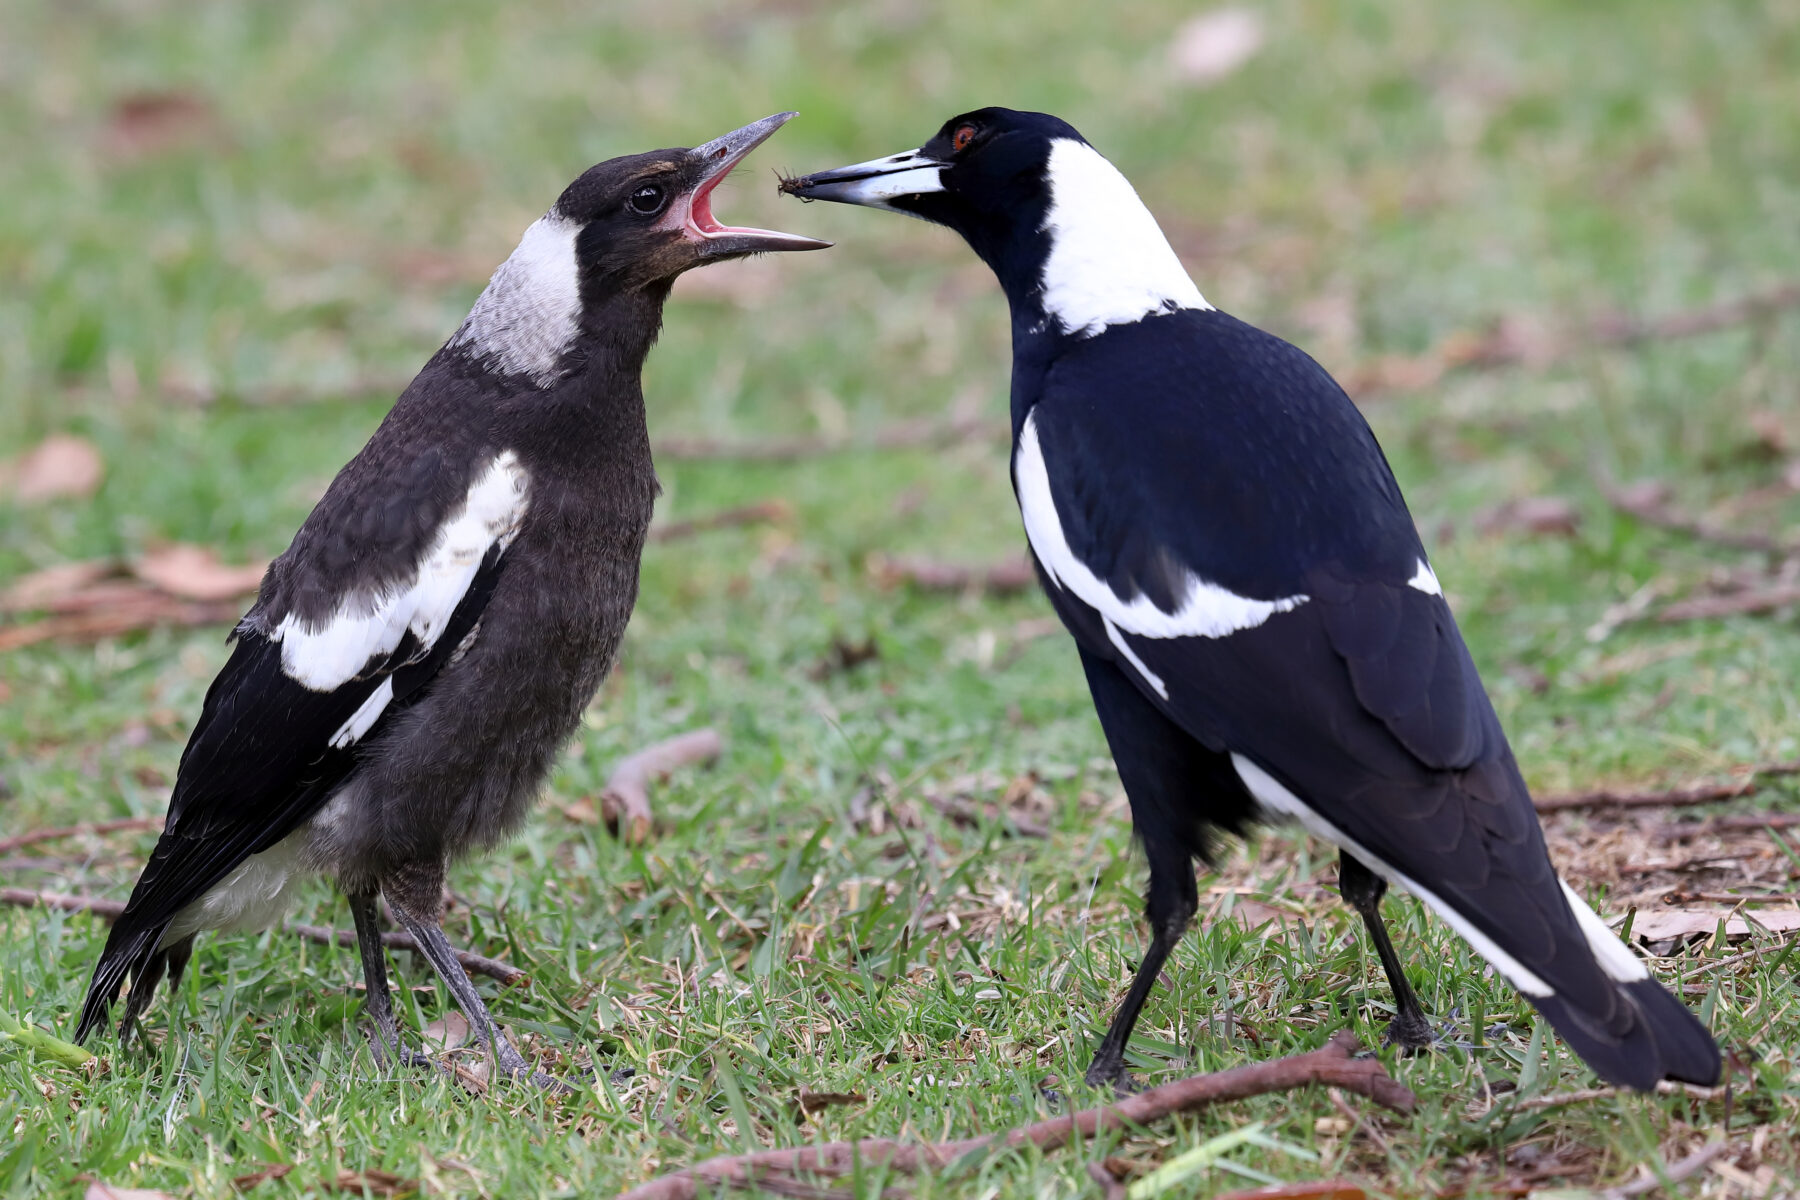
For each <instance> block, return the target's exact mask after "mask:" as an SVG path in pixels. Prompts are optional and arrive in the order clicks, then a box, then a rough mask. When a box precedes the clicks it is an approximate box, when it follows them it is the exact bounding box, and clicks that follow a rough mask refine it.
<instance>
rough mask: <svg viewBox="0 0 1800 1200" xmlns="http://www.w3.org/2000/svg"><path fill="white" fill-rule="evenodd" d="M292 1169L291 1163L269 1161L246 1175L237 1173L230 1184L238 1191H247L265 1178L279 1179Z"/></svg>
mask: <svg viewBox="0 0 1800 1200" xmlns="http://www.w3.org/2000/svg"><path fill="white" fill-rule="evenodd" d="M293 1169H294V1164H293V1163H270V1164H269V1165H268V1166H266V1167H264V1168H263V1169H262V1170H260V1171H251V1172H250V1173H249V1174H248V1175H239V1176H236V1177H235V1178H233V1179H232V1181H231V1186H232V1187H233V1188H236V1189H237V1190H238V1191H240V1192H247V1191H249V1190H250V1189H251V1188H253V1187H255V1186H256V1185H257V1184H259V1183H261V1182H262V1181H263V1180H265V1179H280V1178H281V1177H282V1176H283V1175H286V1174H287V1173H288V1172H289V1171H291V1170H293Z"/></svg>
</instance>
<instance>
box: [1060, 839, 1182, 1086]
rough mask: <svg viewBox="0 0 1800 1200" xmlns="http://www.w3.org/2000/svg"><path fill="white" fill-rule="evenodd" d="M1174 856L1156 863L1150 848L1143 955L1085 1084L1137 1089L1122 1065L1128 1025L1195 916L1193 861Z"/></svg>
mask: <svg viewBox="0 0 1800 1200" xmlns="http://www.w3.org/2000/svg"><path fill="white" fill-rule="evenodd" d="M1179 860H1180V865H1181V869H1179V870H1177V869H1174V868H1172V867H1170V866H1168V865H1167V864H1162V865H1161V866H1160V867H1159V863H1158V859H1157V857H1156V855H1155V854H1154V852H1153V853H1152V854H1151V858H1150V900H1149V904H1148V905H1147V913H1146V915H1147V916H1148V918H1149V920H1150V945H1149V948H1148V949H1146V950H1145V951H1144V961H1143V962H1141V963H1139V964H1138V969H1137V975H1136V976H1135V977H1134V978H1133V979H1132V981H1131V990H1130V991H1128V992H1126V993H1125V1002H1124V1003H1123V1004H1121V1005H1119V1011H1118V1013H1117V1014H1116V1015H1115V1016H1114V1017H1113V1020H1112V1025H1111V1026H1109V1027H1108V1028H1107V1031H1106V1037H1105V1038H1104V1039H1102V1040H1101V1042H1100V1048H1099V1049H1098V1050H1096V1051H1094V1061H1093V1062H1092V1063H1091V1064H1090V1065H1089V1066H1088V1069H1087V1082H1088V1086H1090V1087H1100V1086H1101V1085H1103V1084H1107V1083H1110V1084H1112V1085H1113V1086H1114V1088H1116V1089H1117V1090H1118V1091H1120V1092H1130V1091H1135V1090H1136V1089H1135V1088H1134V1087H1133V1086H1132V1081H1131V1076H1130V1074H1129V1073H1128V1072H1127V1071H1126V1069H1125V1046H1126V1044H1127V1043H1128V1042H1130V1040H1131V1030H1132V1027H1133V1026H1135V1025H1136V1024H1137V1019H1138V1011H1139V1010H1140V1009H1142V1008H1143V1007H1144V1001H1145V1000H1147V999H1149V997H1150V989H1151V988H1153V987H1155V986H1156V979H1157V976H1159V975H1161V974H1162V968H1163V963H1165V962H1167V961H1168V958H1169V954H1170V952H1172V951H1173V950H1174V949H1175V946H1176V944H1177V943H1178V942H1180V941H1181V935H1182V934H1184V933H1186V932H1187V927H1188V922H1190V921H1192V920H1193V919H1194V911H1195V910H1196V909H1197V908H1198V907H1199V906H1200V896H1199V892H1198V889H1196V887H1195V885H1194V870H1193V866H1192V865H1191V863H1190V862H1189V859H1188V856H1187V854H1186V853H1185V852H1184V853H1182V854H1181V855H1180V856H1179Z"/></svg>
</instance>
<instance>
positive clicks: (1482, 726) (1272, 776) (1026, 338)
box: [782, 108, 1719, 1088]
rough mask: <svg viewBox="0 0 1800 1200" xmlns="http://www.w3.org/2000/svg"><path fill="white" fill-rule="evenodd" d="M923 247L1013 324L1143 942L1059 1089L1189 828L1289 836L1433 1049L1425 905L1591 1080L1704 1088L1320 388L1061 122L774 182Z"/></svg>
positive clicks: (1398, 504)
mask: <svg viewBox="0 0 1800 1200" xmlns="http://www.w3.org/2000/svg"><path fill="white" fill-rule="evenodd" d="M782 190H784V191H786V192H789V193H791V194H793V195H796V196H799V197H801V198H802V199H811V200H834V201H838V202H840V203H845V204H860V205H865V206H868V207H872V208H883V209H888V210H891V211H895V212H900V213H905V214H908V215H911V216H915V217H921V218H923V219H925V220H927V221H931V222H935V223H937V224H940V225H945V226H948V227H949V228H951V229H953V230H955V231H956V232H957V233H959V234H961V235H962V236H963V238H964V239H965V240H966V241H967V242H968V244H969V245H970V247H971V248H972V249H973V250H974V251H975V253H976V254H977V255H979V256H980V257H981V258H982V260H983V261H985V262H986V263H987V264H988V266H989V267H991V268H992V269H993V271H994V273H995V275H996V276H998V277H999V281H1000V285H1001V287H1002V288H1003V289H1004V291H1005V293H1006V298H1007V302H1008V304H1009V306H1010V308H1011V312H1012V342H1013V365H1012V431H1013V453H1012V477H1013V489H1014V491H1015V493H1016V494H1017V496H1018V501H1019V511H1020V513H1021V515H1022V516H1023V517H1024V523H1025V533H1026V537H1027V539H1028V541H1029V542H1030V545H1031V552H1032V556H1033V559H1034V560H1035V562H1036V565H1037V572H1038V577H1039V580H1040V582H1041V583H1042V585H1043V588H1044V590H1045V592H1047V593H1048V594H1049V597H1050V601H1051V603H1052V605H1054V607H1055V609H1056V611H1057V614H1058V615H1059V616H1060V617H1061V618H1062V621H1063V623H1064V624H1065V625H1066V626H1067V627H1068V629H1069V632H1070V633H1072V634H1073V635H1074V637H1075V641H1076V644H1077V646H1078V647H1079V649H1080V655H1081V663H1082V666H1083V668H1084V669H1085V671H1086V674H1087V679H1088V687H1089V690H1090V691H1091V693H1092V695H1093V699H1094V706H1095V708H1096V710H1097V711H1098V714H1099V718H1100V724H1101V726H1102V728H1103V729H1104V731H1105V733H1106V738H1107V742H1108V744H1109V746H1110V747H1111V749H1112V753H1113V758H1114V761H1115V762H1116V764H1117V766H1118V770H1119V775H1120V778H1121V779H1122V781H1123V783H1124V785H1125V790H1126V793H1127V795H1128V796H1129V798H1130V802H1131V812H1132V820H1133V824H1134V826H1135V828H1136V830H1137V833H1138V835H1139V837H1140V838H1141V840H1142V842H1143V845H1144V849H1145V851H1146V854H1147V857H1148V859H1149V864H1150V887H1149V895H1148V903H1147V908H1148V919H1149V923H1150V929H1151V941H1150V946H1149V950H1148V953H1146V954H1145V955H1144V959H1143V962H1142V964H1141V965H1140V966H1139V968H1138V971H1137V976H1136V978H1135V979H1134V980H1133V982H1132V985H1131V989H1130V991H1129V992H1128V993H1127V995H1126V997H1125V1001H1124V1004H1123V1005H1122V1006H1121V1007H1120V1009H1119V1012H1118V1015H1117V1016H1116V1018H1115V1019H1114V1020H1113V1022H1112V1026H1111V1028H1110V1029H1109V1030H1108V1031H1107V1034H1106V1037H1105V1039H1104V1040H1103V1041H1102V1042H1101V1044H1100V1047H1099V1049H1098V1051H1097V1052H1096V1054H1095V1056H1094V1061H1093V1064H1092V1066H1091V1067H1090V1068H1089V1070H1088V1080H1089V1081H1090V1082H1091V1083H1096V1084H1098V1083H1102V1082H1108V1081H1111V1082H1115V1083H1123V1082H1124V1081H1125V1064H1124V1052H1125V1047H1126V1042H1127V1040H1128V1038H1129V1037H1130V1034H1131V1029H1132V1025H1133V1024H1134V1023H1135V1021H1136V1020H1137V1015H1138V1010H1139V1009H1140V1008H1141V1007H1142V1005H1143V1003H1144V999H1145V997H1146V996H1147V995H1148V993H1149V991H1150V988H1151V986H1152V985H1153V984H1154V982H1155V980H1156V977H1157V974H1158V972H1160V971H1161V969H1162V966H1163V962H1164V960H1165V959H1166V958H1167V957H1168V954H1169V952H1170V950H1171V949H1172V948H1173V947H1174V945H1175V944H1176V943H1177V942H1178V941H1179V940H1180V938H1181V935H1182V933H1183V931H1184V930H1185V929H1186V928H1187V926H1188V923H1189V921H1190V920H1191V919H1192V917H1193V915H1194V911H1195V908H1196V905H1197V894H1196V887H1195V879H1194V869H1193V859H1194V858H1195V857H1199V858H1202V859H1205V857H1206V855H1207V849H1208V832H1209V830H1210V829H1212V828H1221V829H1224V830H1228V831H1232V832H1238V831H1241V830H1242V829H1243V828H1244V827H1245V825H1246V824H1247V823H1249V822H1251V821H1252V820H1257V819H1289V820H1296V821H1298V822H1299V823H1300V824H1301V825H1302V826H1304V827H1305V828H1306V829H1307V830H1309V831H1310V832H1311V833H1313V834H1314V835H1315V836H1318V837H1320V838H1323V839H1324V840H1326V841H1328V842H1330V843H1332V844H1334V845H1336V846H1337V847H1338V848H1339V851H1340V860H1339V861H1340V866H1339V886H1340V888H1341V890H1342V892H1343V895H1344V898H1345V899H1346V900H1347V901H1348V902H1349V903H1350V904H1351V905H1352V906H1353V907H1354V908H1355V909H1356V910H1357V912H1358V913H1360V914H1361V916H1362V918H1363V921H1364V922H1365V924H1366V925H1367V928H1368V932H1369V936H1370V938H1371V940H1372V941H1373V943H1374V945H1375V950H1376V952H1377V954H1379V956H1380V958H1381V963H1382V966H1383V968H1384V969H1385V970H1386V972H1387V977H1388V981H1389V984H1390V985H1391V987H1392V988H1393V992H1394V1000H1395V1008H1396V1012H1397V1014H1398V1015H1397V1016H1396V1017H1395V1019H1394V1021H1393V1023H1392V1024H1391V1026H1390V1029H1389V1037H1390V1040H1392V1041H1394V1042H1396V1043H1398V1044H1400V1045H1402V1046H1404V1047H1408V1048H1413V1047H1418V1046H1421V1045H1424V1044H1426V1043H1428V1042H1429V1041H1430V1040H1431V1038H1432V1034H1431V1029H1430V1026H1429V1024H1428V1023H1427V1021H1426V1020H1425V1016H1424V1013H1423V1011H1422V1009H1421V1007H1420V1005H1419V1001H1418V998H1417V997H1416V996H1415V994H1414V992H1413V989H1412V987H1411V985H1410V984H1409V983H1408V982H1407V978H1406V975H1405V973H1404V971H1403V970H1402V969H1401V966H1400V961H1399V958H1398V956H1397V955H1396V954H1395V952H1394V947H1393V944H1392V942H1391V941H1390V940H1389V938H1388V934H1387V930H1386V929H1385V927H1384V926H1383V924H1382V921H1381V916H1380V912H1379V905H1380V902H1381V897H1382V894H1383V893H1384V892H1385V891H1386V889H1387V888H1388V886H1389V885H1393V886H1397V887H1400V888H1403V889H1405V890H1406V891H1409V892H1411V893H1412V894H1413V895H1415V896H1417V897H1418V898H1419V899H1420V900H1422V901H1424V902H1425V903H1426V904H1427V905H1428V906H1429V907H1430V908H1432V909H1433V910H1434V911H1435V912H1437V914H1438V915H1439V916H1441V917H1442V918H1443V919H1444V920H1445V921H1447V922H1448V923H1449V924H1450V926H1451V928H1453V929H1454V930H1456V932H1457V933H1459V934H1460V935H1462V937H1463V938H1464V939H1466V940H1467V941H1468V942H1469V944H1470V945H1471V946H1472V947H1474V949H1475V950H1476V951H1478V952H1479V953H1480V954H1481V955H1482V956H1483V957H1485V958H1486V959H1487V960H1488V961H1489V962H1490V963H1492V964H1493V965H1494V967H1495V969H1496V970H1498V971H1499V972H1500V974H1501V975H1503V976H1504V977H1505V978H1506V979H1508V980H1509V981H1510V982H1511V983H1512V985H1513V986H1514V987H1516V988H1518V989H1519V991H1521V992H1523V993H1524V994H1525V995H1526V996H1527V997H1529V998H1530V1000H1531V1002H1532V1003H1533V1004H1535V1005H1536V1006H1537V1007H1538V1009H1539V1010H1540V1011H1542V1012H1543V1013H1544V1015H1545V1016H1546V1017H1548V1018H1549V1020H1550V1022H1551V1024H1552V1025H1553V1026H1554V1027H1555V1028H1556V1030H1557V1031H1558V1032H1559V1033H1560V1034H1561V1035H1562V1036H1563V1038H1564V1039H1565V1040H1567V1042H1568V1043H1569V1045H1570V1046H1571V1047H1573V1048H1574V1049H1575V1051H1576V1052H1577V1053H1579V1054H1580V1055H1581V1056H1582V1057H1583V1058H1584V1059H1586V1060H1587V1061H1588V1063H1589V1064H1590V1065H1591V1066H1592V1067H1593V1068H1594V1070H1595V1071H1596V1072H1598V1073H1599V1074H1600V1075H1602V1076H1604V1077H1605V1078H1606V1079H1608V1080H1610V1081H1612V1082H1614V1083H1619V1084H1626V1085H1629V1086H1632V1087H1636V1088H1649V1087H1652V1086H1654V1084H1655V1083H1656V1081H1657V1080H1659V1079H1663V1078H1671V1079H1682V1080H1687V1081H1690V1082H1693V1083H1703V1084H1709V1083H1712V1082H1713V1081H1714V1080H1715V1079H1717V1078H1718V1074H1719V1052H1718V1048H1717V1046H1716V1045H1715V1044H1714V1043H1713V1040H1712V1038H1711V1037H1710V1036H1709V1035H1708V1034H1707V1032H1706V1030H1705V1029H1704V1028H1703V1027H1702V1026H1701V1024H1700V1022H1699V1021H1697V1020H1696V1019H1695V1018H1694V1016H1693V1015H1692V1014H1691V1013H1689V1012H1688V1010H1687V1009H1686V1008H1685V1007H1683V1005H1682V1004H1681V1002H1680V1001H1678V1000H1677V999H1676V998H1675V997H1674V996H1672V995H1670V994H1669V993H1668V992H1666V991H1664V990H1663V989H1662V988H1661V987H1660V986H1658V984H1657V983H1656V981H1655V980H1654V979H1652V978H1651V977H1650V975H1649V973H1648V971H1647V970H1646V969H1645V967H1644V964H1643V963H1642V962H1640V961H1639V960H1638V959H1637V958H1636V957H1635V956H1634V955H1633V954H1632V953H1631V951H1630V950H1629V949H1627V948H1626V946H1625V945H1624V944H1623V943H1622V942H1620V941H1619V939H1618V938H1616V937H1615V936H1614V935H1613V934H1612V933H1611V932H1610V931H1609V930H1608V929H1607V927H1606V926H1605V924H1603V923H1602V922H1601V920H1600V918H1599V917H1598V916H1596V915H1595V914H1594V912H1593V910H1592V909H1590V908H1589V907H1588V906H1587V905H1586V904H1585V903H1583V902H1582V900H1581V898H1580V897H1579V896H1577V895H1576V894H1575V893H1574V892H1573V891H1572V890H1570V888H1569V887H1568V886H1567V885H1566V884H1563V883H1562V882H1561V881H1560V880H1559V879H1558V878H1557V875H1556V871H1555V869H1554V868H1553V867H1552V866H1551V864H1550V858H1549V855H1548V854H1547V853H1546V851H1545V847H1544V838H1543V831H1542V830H1541V829H1540V827H1539V825H1538V821H1537V816H1536V814H1535V812H1534V811H1533V809H1532V805H1531V797H1530V795H1529V794H1528V793H1527V791H1526V788H1525V782H1524V780H1523V779H1522V778H1521V777H1520V775H1519V770H1518V767H1517V766H1516V764H1515V763H1514V761H1513V756H1512V752H1511V750H1510V749H1509V748H1508V746H1507V743H1506V736H1505V734H1504V733H1502V731H1501V729H1500V724H1499V721H1498V719H1497V718H1496V717H1495V715H1494V710H1493V707H1492V705H1491V704H1490V703H1489V702H1488V698H1487V694H1486V692H1485V691H1484V690H1483V689H1482V685H1481V680H1480V679H1479V678H1478V677H1477V676H1476V673H1475V666H1474V664H1473V662H1472V661H1471V660H1470V658H1469V652H1468V650H1467V649H1466V648H1465V646H1464V645H1463V641H1462V637H1461V635H1460V634H1459V633H1458V632H1457V628H1456V622H1455V620H1454V619H1453V618H1452V617H1451V615H1450V608H1449V606H1448V605H1447V604H1446V603H1445V600H1444V594H1443V590H1442V588H1440V587H1439V585H1438V580H1437V576H1436V575H1435V574H1433V572H1432V569H1431V565H1430V563H1429V561H1428V560H1427V558H1426V555H1425V551H1424V548H1423V547H1422V546H1421V544H1420V541H1419V536H1418V533H1417V532H1416V530H1415V528H1414V525H1413V521H1412V517H1411V515H1410V514H1409V513H1408V512H1407V509H1406V504H1405V502H1404V501H1403V500H1402V499H1401V495H1400V488H1399V485H1398V484H1397V483H1396V482H1395V481H1394V476H1393V473H1392V472H1391V471H1390V470H1389V468H1388V464H1387V460H1386V459H1385V457H1384V456H1383V455H1382V452H1381V447H1380V446H1379V445H1377V444H1376V441H1375V437H1374V435H1373V433H1371V431H1370V430H1369V427H1368V425H1367V424H1366V423H1365V422H1364V421H1363V419H1362V416H1361V414H1360V413H1359V412H1358V411H1357V409H1356V407H1355V405H1354V404H1352V403H1351V401H1350V399H1349V397H1348V396H1346V395H1345V394H1344V391H1343V389H1342V388H1340V387H1339V386H1338V385H1337V383H1336V382H1335V381H1334V380H1333V379H1332V378H1331V376H1330V375H1328V374H1327V373H1326V372H1325V371H1324V369H1323V368H1321V367H1320V366H1319V365H1318V364H1317V363H1316V362H1314V361H1313V360H1312V359H1311V358H1309V357H1308V356H1307V355H1306V354H1304V353H1302V352H1301V351H1300V350H1298V349H1296V348H1295V347H1293V346H1291V345H1289V344H1288V343H1287V342H1284V341H1282V340H1281V339H1280V338H1277V337H1274V336H1272V335H1270V334H1267V333H1264V332H1262V331H1261V330H1259V329H1255V328H1253V327H1251V326H1249V325H1247V324H1245V323H1244V322H1242V321H1239V320H1237V319H1235V318H1233V317H1231V316H1228V315H1226V314H1225V313H1223V312H1220V311H1219V310H1217V309H1215V308H1214V307H1213V306H1212V305H1211V304H1209V303H1207V301H1206V299H1205V297H1203V296H1202V295H1201V294H1200V290H1199V289H1198V288H1197V287H1195V286H1194V283H1193V281H1192V280H1191V279H1190V278H1189V277H1188V274H1187V272H1186V271H1185V270H1184V269H1183V267H1182V265H1181V262H1180V260H1179V259H1178V258H1177V257H1176V255H1175V253H1174V251H1173V250H1172V249H1171V248H1170V246H1169V243H1168V241H1167V240H1166V239H1165V238H1164V236H1163V234H1162V231H1161V230H1160V229H1159V228H1158V226H1157V223H1156V220H1155V218H1154V217H1152V216H1151V214H1150V212H1149V210H1148V209H1146V208H1145V206H1144V205H1143V203H1142V202H1141V201H1140V200H1139V199H1138V196H1137V193H1136V192H1135V191H1134V190H1133V189H1132V186H1131V184H1130V183H1129V182H1127V180H1126V179H1125V177H1124V176H1123V175H1122V174H1120V173H1119V171H1118V170H1117V169H1115V168H1114V167H1113V165H1112V164H1111V163H1109V162H1108V161H1107V160H1106V159H1105V158H1103V157H1101V155H1100V154H1099V153H1098V152H1097V151H1096V150H1095V149H1094V148H1093V147H1092V146H1091V145H1089V144H1088V142H1087V140H1086V139H1084V138H1083V137H1082V136H1081V135H1080V134H1079V133H1077V132H1076V131H1075V130H1074V129H1072V128H1071V127H1070V126H1069V125H1067V124H1066V123H1064V122H1063V121H1060V120H1058V119H1057V118H1055V117H1052V116H1048V115H1045V114H1042V113H1024V112H1014V111H1010V110H1008V109H1003V108H987V109H982V110H980V111H977V112H971V113H966V114H964V115H963V116H960V117H956V118H955V119H953V120H951V121H950V122H948V123H947V124H945V125H944V127H943V128H942V129H941V130H939V131H938V133H937V135H936V136H935V137H933V138H932V139H931V140H930V141H928V142H926V143H925V144H924V145H923V146H921V147H919V148H918V149H916V150H908V151H906V152H904V153H901V154H895V155H892V156H890V157H887V158H880V159H874V160H872V161H870V162H865V163H858V164H856V165H854V166H849V167H843V168H839V169H837V170H832V171H826V172H823V173H821V174H816V175H809V176H805V177H803V178H799V179H790V180H786V181H784V182H783V184H782Z"/></svg>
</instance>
